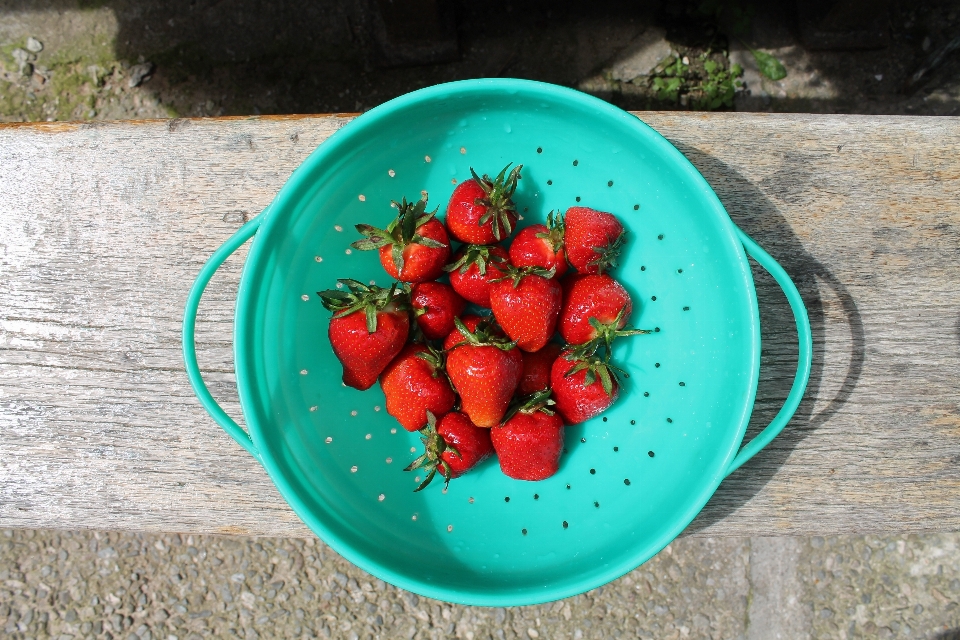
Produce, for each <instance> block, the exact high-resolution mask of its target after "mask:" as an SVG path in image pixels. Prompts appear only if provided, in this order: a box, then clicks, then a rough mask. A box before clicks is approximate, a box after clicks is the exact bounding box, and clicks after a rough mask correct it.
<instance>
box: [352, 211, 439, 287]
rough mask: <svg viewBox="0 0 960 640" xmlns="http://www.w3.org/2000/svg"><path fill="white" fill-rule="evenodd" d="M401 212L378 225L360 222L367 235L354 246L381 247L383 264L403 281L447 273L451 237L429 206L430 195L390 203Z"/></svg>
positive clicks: (364, 233)
mask: <svg viewBox="0 0 960 640" xmlns="http://www.w3.org/2000/svg"><path fill="white" fill-rule="evenodd" d="M390 204H391V206H393V207H396V208H397V209H398V210H399V211H400V213H399V215H398V216H397V217H396V219H395V220H394V221H393V222H391V223H390V224H389V225H387V228H386V229H378V228H377V227H371V226H370V225H368V224H358V225H357V231H359V232H360V233H361V234H362V235H364V236H366V237H365V238H364V239H363V240H357V241H356V242H354V243H353V244H352V245H351V246H352V247H354V248H356V249H359V250H360V251H372V250H374V249H378V250H379V251H380V264H382V265H383V268H384V270H386V272H387V273H389V274H390V277H392V278H394V279H396V280H400V281H402V282H426V281H428V280H435V279H436V278H437V276H439V275H440V274H441V273H443V266H444V265H445V264H446V263H447V260H449V259H450V238H449V236H447V230H446V229H445V228H444V226H443V224H442V223H441V222H440V221H439V220H437V219H436V218H435V217H434V216H435V215H436V213H437V210H436V209H434V210H433V211H431V212H430V213H427V212H426V209H427V196H426V195H424V196H423V197H422V198H421V199H420V200H419V201H418V202H417V203H416V204H414V203H412V202H407V199H406V198H404V199H403V201H402V202H397V201H396V200H394V201H393V202H391V203H390Z"/></svg>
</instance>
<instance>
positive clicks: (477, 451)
mask: <svg viewBox="0 0 960 640" xmlns="http://www.w3.org/2000/svg"><path fill="white" fill-rule="evenodd" d="M420 433H422V434H423V436H422V437H421V440H423V448H424V452H423V455H421V456H420V457H419V458H417V459H416V460H414V461H413V462H411V463H410V465H409V466H408V467H407V468H406V469H404V471H413V470H414V469H420V468H423V469H424V470H426V471H427V477H426V478H425V479H424V481H423V482H422V483H420V486H419V487H417V488H416V489H414V491H420V490H421V489H423V488H424V487H426V486H427V485H428V484H430V481H431V480H433V478H434V476H436V475H437V471H439V472H440V475H442V476H443V477H444V479H445V480H446V481H447V483H449V482H450V480H451V479H453V478H457V477H460V476H462V475H463V474H464V473H466V472H467V471H469V470H470V469H472V468H474V467H475V466H477V465H478V464H480V463H481V462H483V461H484V460H486V459H487V458H489V457H490V456H491V455H492V454H493V444H492V443H491V442H490V430H489V429H481V428H480V427H478V426H477V425H475V424H473V423H472V422H470V418H468V417H467V416H465V415H464V414H462V413H458V412H456V411H454V412H452V413H448V414H446V415H445V416H443V417H442V418H440V421H439V422H438V421H437V419H436V417H434V415H433V414H432V413H430V412H429V411H428V412H427V426H425V427H424V428H423V429H421V430H420Z"/></svg>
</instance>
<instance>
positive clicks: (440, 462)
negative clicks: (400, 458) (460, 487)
mask: <svg viewBox="0 0 960 640" xmlns="http://www.w3.org/2000/svg"><path fill="white" fill-rule="evenodd" d="M420 440H421V441H422V442H423V453H422V454H421V455H420V457H418V458H417V459H416V460H414V461H413V462H411V463H410V464H409V465H407V468H406V469H404V471H413V470H414V469H421V468H422V469H423V470H425V471H426V472H427V477H426V478H425V479H424V481H423V482H421V483H420V486H418V487H417V488H416V489H414V490H413V491H414V493H416V492H417V491H421V490H423V489H424V488H425V487H426V486H427V485H428V484H430V482H432V481H433V479H434V477H435V476H436V475H437V471H439V472H440V475H442V476H443V478H444V480H446V482H445V483H444V486H446V485H449V484H450V479H451V474H452V473H453V471H452V470H451V469H450V464H449V463H448V462H447V461H446V460H444V459H443V458H442V457H441V455H442V454H443V453H444V452H445V451H449V452H451V453H452V454H453V455H455V456H457V457H458V458H460V459H461V460H462V459H463V457H462V456H461V455H460V452H459V451H457V449H456V448H455V447H454V446H453V445H451V444H448V443H447V441H446V440H444V439H443V436H442V435H440V433H439V432H438V431H437V417H436V416H435V415H433V412H432V411H427V424H426V425H424V427H423V428H422V429H420Z"/></svg>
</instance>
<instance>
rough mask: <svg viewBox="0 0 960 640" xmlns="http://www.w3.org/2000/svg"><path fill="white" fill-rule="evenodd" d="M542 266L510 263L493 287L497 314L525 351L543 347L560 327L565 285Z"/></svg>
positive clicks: (492, 306)
mask: <svg viewBox="0 0 960 640" xmlns="http://www.w3.org/2000/svg"><path fill="white" fill-rule="evenodd" d="M552 275H553V274H552V272H550V271H544V270H543V269H541V268H540V267H524V268H522V269H516V268H514V267H507V269H506V270H505V272H504V275H503V277H502V278H501V279H499V280H497V281H495V282H494V283H493V288H492V289H491V290H490V307H491V309H493V317H495V318H496V319H497V322H498V323H499V324H500V326H501V327H503V330H504V331H506V332H507V335H508V336H510V338H512V339H513V340H514V341H515V342H516V343H517V346H518V347H520V348H521V349H523V350H524V351H539V350H540V349H542V348H543V346H544V345H545V344H547V342H549V341H550V338H552V337H553V332H554V330H555V329H556V328H557V318H558V317H559V316H560V304H561V302H562V298H563V289H562V288H561V287H560V283H559V282H557V281H556V280H554V279H553V278H552V277H551V276H552Z"/></svg>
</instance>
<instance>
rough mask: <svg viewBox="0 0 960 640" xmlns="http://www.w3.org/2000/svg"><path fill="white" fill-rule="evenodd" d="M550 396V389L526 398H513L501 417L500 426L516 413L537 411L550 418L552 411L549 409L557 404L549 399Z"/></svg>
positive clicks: (551, 391) (551, 392)
mask: <svg viewBox="0 0 960 640" xmlns="http://www.w3.org/2000/svg"><path fill="white" fill-rule="evenodd" d="M552 394H553V390H552V389H542V390H540V391H536V392H534V393H531V394H530V395H528V396H524V397H522V398H515V399H514V401H513V402H512V403H510V406H509V407H508V408H507V412H506V413H505V414H504V415H503V419H502V420H501V421H500V425H501V426H503V425H505V424H506V423H507V422H508V421H509V420H510V418H512V417H513V416H515V415H517V414H518V413H536V412H538V411H539V412H540V413H545V414H546V415H548V416H552V415H553V414H554V411H553V409H551V408H550V407H552V406H553V405H555V404H557V403H556V402H554V401H553V398H551V397H550V396H551V395H552Z"/></svg>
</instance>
